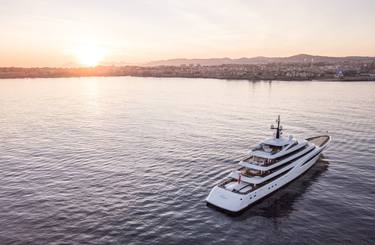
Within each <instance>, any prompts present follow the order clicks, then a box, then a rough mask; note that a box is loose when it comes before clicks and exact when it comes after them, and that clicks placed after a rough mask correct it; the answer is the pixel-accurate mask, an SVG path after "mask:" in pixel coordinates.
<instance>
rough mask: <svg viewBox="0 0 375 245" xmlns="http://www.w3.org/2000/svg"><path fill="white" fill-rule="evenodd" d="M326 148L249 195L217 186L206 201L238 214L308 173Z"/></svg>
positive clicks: (306, 157) (314, 152)
mask: <svg viewBox="0 0 375 245" xmlns="http://www.w3.org/2000/svg"><path fill="white" fill-rule="evenodd" d="M326 146H327V144H325V145H324V146H322V147H316V148H315V149H314V150H313V151H312V152H310V153H309V154H307V155H305V156H304V157H302V158H301V159H298V160H296V161H295V162H293V165H294V167H293V168H292V169H291V170H289V171H288V172H287V173H285V174H284V175H282V176H281V177H278V178H276V179H275V180H273V181H271V182H269V183H267V184H265V185H264V186H262V187H260V188H257V189H255V190H253V191H251V192H249V193H247V194H241V193H237V192H231V191H228V190H226V189H224V188H222V187H219V186H215V187H214V188H213V189H212V190H211V192H210V194H209V195H208V197H207V198H206V201H207V203H208V204H211V205H213V206H215V207H218V208H220V209H223V210H226V211H229V212H231V213H238V212H240V211H242V210H243V209H245V208H247V207H249V206H250V205H251V204H253V203H255V202H257V201H259V200H260V199H262V198H264V197H266V196H268V195H269V194H271V193H273V192H274V191H276V190H278V189H280V188H281V187H283V186H284V185H286V184H288V183H289V182H291V181H293V180H294V179H296V178H297V177H298V176H300V175H302V174H303V173H304V172H306V171H307V170H308V169H309V168H310V167H312V166H313V165H314V164H315V163H316V161H317V160H318V159H319V156H320V155H321V153H322V151H323V149H324V148H325V147H326Z"/></svg>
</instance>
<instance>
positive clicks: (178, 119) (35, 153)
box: [0, 77, 375, 244]
mask: <svg viewBox="0 0 375 245" xmlns="http://www.w3.org/2000/svg"><path fill="white" fill-rule="evenodd" d="M278 114H280V115H281V119H282V124H283V125H284V128H285V129H286V130H285V133H286V134H289V133H290V134H293V135H294V136H296V137H310V136H314V135H316V134H322V133H326V132H327V131H328V132H329V134H331V136H332V137H333V140H332V142H331V145H330V146H329V148H328V149H327V150H326V151H325V152H324V155H323V156H322V157H321V159H320V160H319V162H318V163H317V164H316V165H315V166H314V167H313V168H312V169H310V170H309V171H308V172H307V173H306V174H305V175H303V176H302V177H301V178H299V179H298V180H297V181H295V182H293V183H292V184H290V185H288V186H287V187H286V188H283V189H282V190H280V191H278V192H277V193H275V194H274V195H272V196H271V197H269V198H267V199H265V200H264V201H262V202H260V203H259V204H258V205H256V206H254V207H252V208H250V209H248V210H247V211H246V212H245V213H243V214H242V215H240V216H236V217H232V216H228V215H226V214H223V213H221V212H218V211H216V210H214V209H211V208H208V207H207V206H206V204H205V202H204V199H205V197H206V196H207V194H208V193H209V191H210V189H211V188H212V187H213V186H214V185H215V183H217V182H218V181H220V180H221V179H222V178H223V177H225V176H226V174H228V172H229V171H230V170H232V169H234V168H236V167H237V159H238V158H239V157H241V156H242V155H243V154H244V153H245V152H246V151H247V150H248V149H249V147H250V146H252V145H254V144H256V143H258V142H259V141H260V140H262V139H264V138H265V137H269V136H271V135H272V132H271V131H270V130H269V125H270V124H271V123H273V122H274V120H275V119H276V117H277V115H278ZM374 125H375V83H366V82H363V83H361V82H357V83H340V82H255V83H253V82H248V81H226V80H215V79H180V78H133V77H117V78H108V77H107V78H59V79H20V80H16V79H14V80H0V173H1V178H0V204H1V205H0V243H1V244H8V243H9V244H10V243H16V244H21V243H28V244H31V243H32V244H45V243H92V244H103V243H118V244H150V243H159V244H171V243H172V244H173V243H195V244H208V243H209V244H228V243H232V244H250V243H251V244H322V243H326V244H349V243H350V244H371V243H372V242H374V241H375V234H374V232H373V230H374V224H375V201H374V200H375V181H374V177H375V133H374Z"/></svg>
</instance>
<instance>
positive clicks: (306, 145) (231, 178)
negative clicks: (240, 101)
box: [206, 116, 331, 213]
mask: <svg viewBox="0 0 375 245" xmlns="http://www.w3.org/2000/svg"><path fill="white" fill-rule="evenodd" d="M276 122H277V127H274V126H273V125H272V126H271V129H275V130H276V134H275V137H274V138H271V139H267V140H264V141H263V142H261V143H260V144H259V145H257V146H256V147H254V148H253V149H252V150H250V151H249V153H248V155H247V156H246V157H245V158H244V159H242V160H241V161H240V162H239V164H240V166H241V167H240V168H238V169H237V170H235V171H232V172H231V173H230V174H229V175H228V176H227V177H226V178H225V179H224V180H223V181H222V182H220V183H219V184H218V185H216V186H215V187H214V188H213V189H212V190H211V192H210V194H209V195H208V197H207V198H206V201H207V203H208V204H211V205H214V206H216V207H219V208H221V209H224V210H226V211H229V212H234V213H236V212H240V211H241V210H243V209H245V208H246V207H248V206H249V205H251V204H252V203H254V202H256V201H258V200H260V199H261V198H263V197H265V196H267V195H269V194H270V193H272V192H274V191H276V190H277V189H279V188H281V187H282V186H284V185H285V184H287V183H289V182H290V181H292V180H294V179H295V178H297V177H298V176H300V175H301V174H302V173H304V172H305V171H306V170H308V169H309V168H310V167H311V166H312V165H314V163H315V162H316V161H317V160H318V158H319V156H320V154H321V152H322V151H323V149H324V148H325V147H326V146H327V145H328V143H329V141H330V139H331V138H330V136H328V135H321V136H316V137H312V138H308V139H295V138H293V137H292V136H289V137H288V138H284V137H282V126H280V116H279V117H278V119H277V120H276Z"/></svg>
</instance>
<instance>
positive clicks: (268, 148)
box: [262, 144, 283, 154]
mask: <svg viewBox="0 0 375 245" xmlns="http://www.w3.org/2000/svg"><path fill="white" fill-rule="evenodd" d="M282 148H283V147H282V146H274V145H267V144H262V150H263V151H265V152H268V153H271V154H275V153H277V152H279V151H281V150H282Z"/></svg>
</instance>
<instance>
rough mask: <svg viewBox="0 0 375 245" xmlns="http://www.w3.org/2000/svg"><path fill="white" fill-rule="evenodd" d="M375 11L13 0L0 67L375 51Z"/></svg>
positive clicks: (312, 5) (313, 5)
mask: <svg viewBox="0 0 375 245" xmlns="http://www.w3.org/2000/svg"><path fill="white" fill-rule="evenodd" d="M374 10H375V2H374V1H370V0H360V1H356V2H354V1H338V0H334V1H329V2H326V1H322V0H318V1H307V0H303V1H296V0H293V1H288V2H281V1H276V0H272V1H241V0H237V1H230V2H229V1H204V2H200V1H197V0H190V1H184V2H177V1H168V0H163V1H147V0H141V1H137V2H128V1H118V0H110V1H105V2H104V1H98V0H97V1H90V2H88V1H71V0H68V1H64V2H61V1H53V0H52V1H45V0H35V1H31V0H16V1H9V2H5V3H2V5H1V6H0V23H1V27H2V33H1V34H0V37H1V40H2V42H1V43H0V53H1V59H0V66H1V67H5V66H8V67H9V66H18V67H41V66H50V67H60V66H66V65H68V64H73V65H81V66H94V65H98V64H116V63H134V64H139V63H147V62H150V61H155V60H166V59H175V58H188V59H190V58H198V59H205V58H222V57H230V58H234V59H235V58H241V57H256V56H267V57H286V56H292V55H297V54H311V55H321V56H336V57H343V56H375V46H374V45H373V43H375V28H373V26H372V23H375V15H373V12H374Z"/></svg>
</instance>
